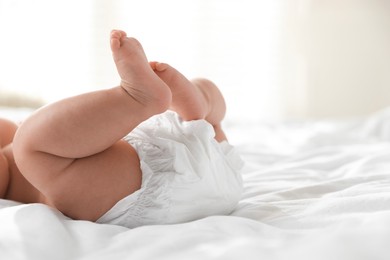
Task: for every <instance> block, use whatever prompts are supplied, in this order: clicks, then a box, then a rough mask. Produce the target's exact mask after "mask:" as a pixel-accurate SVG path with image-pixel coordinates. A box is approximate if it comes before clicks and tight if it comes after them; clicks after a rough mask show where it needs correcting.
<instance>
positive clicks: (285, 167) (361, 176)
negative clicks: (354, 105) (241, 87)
mask: <svg viewBox="0 0 390 260" xmlns="http://www.w3.org/2000/svg"><path fill="white" fill-rule="evenodd" d="M0 112H1V110H0ZM0 116H2V115H1V114H0ZM226 126H227V132H228V134H229V136H230V140H232V142H233V143H234V144H236V146H237V148H238V149H239V151H240V152H241V154H242V156H243V159H244V160H245V162H246V165H245V169H244V173H243V175H244V183H245V192H244V196H243V198H242V200H241V201H240V203H239V205H238V207H237V209H236V210H235V211H234V212H233V213H232V215H231V216H213V217H208V218H205V219H201V220H198V221H194V222H190V223H185V224H179V225H166V226H144V227H140V228H136V229H127V228H123V227H119V226H112V225H101V224H95V223H91V222H87V221H74V220H71V219H68V218H66V217H64V216H63V215H62V214H61V213H59V212H58V211H56V210H54V209H51V208H49V207H47V206H45V205H42V204H29V205H21V204H18V203H14V202H10V201H7V200H0V259H56V260H57V259H83V260H87V259H88V260H89V259H94V260H96V259H170V260H172V259H180V260H182V259H197V260H198V259H267V260H274V259H289V260H291V259H299V260H305V259H319V260H322V259H323V260H329V259H332V260H334V259H336V260H338V259H340V260H360V259H367V260H380V259H383V260H385V259H386V260H388V259H390V110H389V109H388V110H383V111H380V112H378V113H376V114H373V115H371V116H369V117H367V118H360V119H355V120H348V121H317V122H289V123H288V122H284V123H278V124H267V123H257V124H256V123H252V124H249V125H248V124H237V123H235V124H232V123H228V124H227V125H226Z"/></svg>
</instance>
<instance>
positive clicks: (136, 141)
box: [97, 111, 243, 228]
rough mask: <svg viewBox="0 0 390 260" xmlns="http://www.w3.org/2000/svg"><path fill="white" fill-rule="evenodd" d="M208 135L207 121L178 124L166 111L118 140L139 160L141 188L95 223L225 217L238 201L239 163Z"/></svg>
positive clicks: (128, 224) (229, 148)
mask: <svg viewBox="0 0 390 260" xmlns="http://www.w3.org/2000/svg"><path fill="white" fill-rule="evenodd" d="M214 136H215V132H214V129H213V127H212V126H211V125H210V124H209V123H208V122H207V121H205V120H194V121H183V120H181V118H180V117H179V116H178V115H177V114H176V113H174V112H172V111H167V112H165V113H163V114H160V115H156V116H154V117H152V118H150V119H149V120H147V121H145V122H144V123H142V124H141V125H139V126H138V127H137V128H136V129H135V130H133V131H132V132H131V133H130V134H129V135H128V136H126V137H125V138H124V139H125V140H126V141H127V142H129V143H130V144H131V145H132V146H133V147H134V148H135V149H136V151H137V153H138V156H139V157H140V162H141V170H142V186H141V189H140V190H138V191H136V192H135V193H133V194H131V195H129V196H127V197H125V198H124V199H122V200H121V201H119V202H118V203H117V204H116V205H115V206H114V207H113V208H112V209H110V210H109V211H108V212H107V213H106V214H104V215H103V216H102V217H101V218H100V219H99V220H98V221H97V222H98V223H109V224H116V225H121V226H125V227H129V228H134V227H138V226H142V225H150V224H173V223H183V222H188V221H191V220H196V219H199V218H203V217H207V216H212V215H227V214H229V213H231V212H232V211H233V210H234V209H235V207H236V205H237V203H238V201H239V200H240V198H241V193H242V179H241V174H240V169H241V168H242V166H243V162H242V160H241V159H240V157H239V156H238V154H237V152H236V151H235V150H234V148H233V147H232V146H231V145H229V144H228V143H227V142H226V141H224V142H222V143H218V142H217V141H216V140H215V139H214Z"/></svg>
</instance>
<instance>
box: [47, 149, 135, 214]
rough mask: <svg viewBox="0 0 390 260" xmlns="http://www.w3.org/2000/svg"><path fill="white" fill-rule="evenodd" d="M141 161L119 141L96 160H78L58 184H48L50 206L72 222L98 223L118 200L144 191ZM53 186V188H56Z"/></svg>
mask: <svg viewBox="0 0 390 260" xmlns="http://www.w3.org/2000/svg"><path fill="white" fill-rule="evenodd" d="M141 180H142V173H141V170H140V163H139V158H138V155H137V153H136V151H135V150H134V148H133V147H132V146H130V145H129V144H128V143H127V142H124V141H119V142H118V143H116V144H115V145H113V146H112V147H111V148H109V149H107V150H105V151H103V152H101V153H99V154H95V155H93V156H89V157H86V158H81V159H76V160H75V161H74V162H73V163H72V164H71V165H69V166H68V167H67V169H66V170H64V171H63V172H61V173H58V175H57V176H56V178H55V180H54V181H53V180H52V181H49V182H47V183H46V184H45V185H51V187H50V189H47V192H46V194H45V195H46V199H47V201H46V202H47V204H50V205H53V206H55V207H56V208H58V209H59V210H60V211H61V212H63V213H64V214H65V215H67V216H69V217H71V218H73V219H82V220H91V221H96V220H97V219H98V218H99V217H101V216H102V215H103V214H104V213H106V212H107V211H108V210H109V209H111V208H112V207H113V206H114V205H115V204H116V203H117V202H118V201H119V200H121V199H122V198H124V197H126V196H128V195H130V194H131V193H133V192H135V191H137V190H139V189H140V187H141ZM53 185H54V187H53Z"/></svg>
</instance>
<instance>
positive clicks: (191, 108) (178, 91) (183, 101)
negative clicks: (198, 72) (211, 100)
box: [149, 62, 208, 120]
mask: <svg viewBox="0 0 390 260" xmlns="http://www.w3.org/2000/svg"><path fill="white" fill-rule="evenodd" d="M149 64H150V66H151V67H152V69H153V70H154V72H155V73H156V74H157V75H158V76H159V77H160V78H161V79H162V80H163V81H164V82H165V83H166V84H167V85H168V87H169V88H170V89H171V91H172V103H171V107H170V109H172V110H173V111H175V112H177V113H178V114H179V115H180V116H181V117H182V118H183V119H184V120H196V119H204V118H205V117H206V114H207V111H208V102H207V101H206V100H205V96H204V94H203V93H202V92H201V90H200V88H198V87H197V86H195V85H193V84H192V83H191V82H190V81H189V80H188V79H187V78H186V77H185V76H184V75H183V74H181V73H180V72H179V71H177V70H176V69H174V68H173V67H171V66H169V65H168V64H166V63H160V62H150V63H149Z"/></svg>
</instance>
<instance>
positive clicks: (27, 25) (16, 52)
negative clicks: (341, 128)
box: [0, 0, 390, 121]
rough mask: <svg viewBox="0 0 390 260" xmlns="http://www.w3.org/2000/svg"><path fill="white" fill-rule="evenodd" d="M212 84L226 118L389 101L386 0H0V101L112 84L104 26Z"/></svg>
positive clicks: (325, 114)
mask: <svg viewBox="0 0 390 260" xmlns="http://www.w3.org/2000/svg"><path fill="white" fill-rule="evenodd" d="M114 28H118V29H123V30H125V31H127V33H128V35H130V36H134V37H136V38H137V39H138V40H139V41H140V42H141V43H142V44H143V46H144V49H145V52H146V54H147V56H148V58H149V59H150V60H158V61H164V62H167V63H170V64H171V65H173V66H174V67H176V68H177V69H179V70H180V71H182V73H183V74H184V75H186V76H187V77H189V78H193V77H207V78H209V79H211V80H213V81H214V82H215V83H216V84H217V85H218V86H219V87H220V88H221V90H222V92H223V93H224V95H225V97H226V101H227V103H228V115H227V117H228V118H229V119H231V120H245V121H252V120H253V121H259V120H286V119H311V118H329V117H331V118H334V117H337V118H340V117H350V116H362V115H366V114H369V113H371V112H375V111H377V110H379V109H382V108H384V107H387V106H389V105H390V48H389V46H390V30H389V28H390V1H388V0H326V1H324V0H165V1H159V0H144V1H132V0H66V1H65V0H61V1H58V0H34V1H31V0H0V105H3V106H4V105H18V106H20V105H25V106H32V107H34V106H35V107H36V106H40V105H41V104H44V103H48V102H53V101H55V100H58V99H60V98H63V97H66V96H70V95H74V94H79V93H82V92H85V91H91V90H96V89H102V88H107V87H113V86H115V85H117V84H118V82H119V77H118V75H117V73H116V69H115V66H114V63H113V61H112V59H111V51H110V48H109V40H108V37H109V33H110V31H111V29H114Z"/></svg>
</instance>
